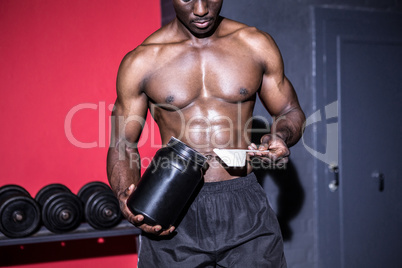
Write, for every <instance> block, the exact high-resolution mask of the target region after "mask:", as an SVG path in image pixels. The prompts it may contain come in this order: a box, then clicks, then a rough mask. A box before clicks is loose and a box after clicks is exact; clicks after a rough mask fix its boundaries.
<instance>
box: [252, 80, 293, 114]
mask: <svg viewBox="0 0 402 268" xmlns="http://www.w3.org/2000/svg"><path fill="white" fill-rule="evenodd" d="M259 97H260V99H261V102H262V103H263V105H264V106H265V108H266V109H267V110H268V112H269V113H270V114H271V115H272V116H281V115H283V114H285V113H287V112H288V111H290V110H292V109H294V108H296V107H298V106H299V104H298V100H297V95H296V92H295V90H294V88H293V86H292V84H291V83H290V81H289V80H288V79H287V78H286V77H285V76H283V77H279V78H275V77H269V76H265V77H264V80H263V83H262V86H261V90H260V92H259Z"/></svg>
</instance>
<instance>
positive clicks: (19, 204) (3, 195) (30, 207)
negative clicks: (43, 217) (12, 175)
mask: <svg viewBox="0 0 402 268" xmlns="http://www.w3.org/2000/svg"><path fill="white" fill-rule="evenodd" d="M39 227H40V208H39V206H38V204H37V203H36V201H35V200H34V199H33V198H32V197H31V195H30V194H29V193H28V191H26V190H25V189H24V188H23V187H21V186H18V185H14V184H8V185H4V186H3V187H1V188H0V231H1V232H2V233H3V234H4V235H5V236H7V237H10V238H20V237H26V236H29V235H31V234H33V233H35V232H36V231H37V230H38V229H39Z"/></svg>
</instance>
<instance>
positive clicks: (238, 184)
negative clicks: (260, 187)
mask: <svg viewBox="0 0 402 268" xmlns="http://www.w3.org/2000/svg"><path fill="white" fill-rule="evenodd" d="M253 184H258V181H257V177H256V176H255V174H254V173H253V172H251V173H249V174H248V175H247V176H244V177H239V178H235V179H231V180H226V181H217V182H206V183H204V185H203V186H202V189H201V191H200V193H201V192H222V191H232V190H237V189H243V188H246V187H247V186H250V185H253Z"/></svg>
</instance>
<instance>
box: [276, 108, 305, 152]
mask: <svg viewBox="0 0 402 268" xmlns="http://www.w3.org/2000/svg"><path fill="white" fill-rule="evenodd" d="M305 120H306V118H305V115H304V113H303V111H302V110H301V109H300V108H294V109H292V110H290V111H289V112H287V113H285V114H283V115H281V116H278V117H276V118H274V123H273V124H272V127H271V134H272V135H275V136H277V137H279V138H280V139H282V140H283V141H284V142H285V143H286V145H287V146H288V147H291V146H293V145H295V144H296V143H297V142H298V141H299V140H300V138H301V136H302V134H303V125H304V122H305Z"/></svg>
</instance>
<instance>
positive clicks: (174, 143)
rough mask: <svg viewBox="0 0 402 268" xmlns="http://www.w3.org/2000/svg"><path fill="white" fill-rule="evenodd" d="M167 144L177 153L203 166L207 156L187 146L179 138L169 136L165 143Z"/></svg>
mask: <svg viewBox="0 0 402 268" xmlns="http://www.w3.org/2000/svg"><path fill="white" fill-rule="evenodd" d="M167 146H169V147H171V148H172V149H173V150H175V151H176V152H177V153H178V154H180V155H182V156H184V157H186V158H188V159H189V160H191V161H193V162H194V163H196V164H197V165H199V166H200V167H203V166H204V164H205V162H206V160H207V158H206V157H205V156H204V155H202V154H201V153H199V152H198V151H196V150H194V149H193V148H191V147H189V146H188V145H186V144H185V143H183V142H182V141H180V140H179V139H176V138H175V137H171V138H170V140H169V142H168V143H167Z"/></svg>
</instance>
